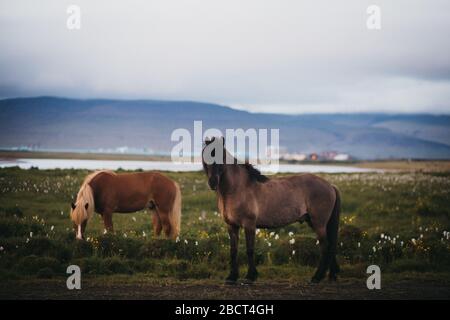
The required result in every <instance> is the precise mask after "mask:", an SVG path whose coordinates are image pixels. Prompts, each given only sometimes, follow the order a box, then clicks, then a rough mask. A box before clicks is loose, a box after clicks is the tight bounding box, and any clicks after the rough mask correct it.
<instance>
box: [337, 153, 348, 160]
mask: <svg viewBox="0 0 450 320" xmlns="http://www.w3.org/2000/svg"><path fill="white" fill-rule="evenodd" d="M333 160H334V161H348V160H350V156H349V155H348V154H346V153H338V154H337V155H335V156H334V158H333Z"/></svg>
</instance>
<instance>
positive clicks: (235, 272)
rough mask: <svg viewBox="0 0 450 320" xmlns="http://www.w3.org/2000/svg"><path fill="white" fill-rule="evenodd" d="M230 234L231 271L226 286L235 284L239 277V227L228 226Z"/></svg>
mask: <svg viewBox="0 0 450 320" xmlns="http://www.w3.org/2000/svg"><path fill="white" fill-rule="evenodd" d="M228 234H229V235H230V258H231V261H230V267H231V271H230V274H229V275H228V277H227V279H226V280H225V284H235V283H236V281H237V279H238V277H239V266H238V260H237V254H238V242H239V227H238V226H235V225H228Z"/></svg>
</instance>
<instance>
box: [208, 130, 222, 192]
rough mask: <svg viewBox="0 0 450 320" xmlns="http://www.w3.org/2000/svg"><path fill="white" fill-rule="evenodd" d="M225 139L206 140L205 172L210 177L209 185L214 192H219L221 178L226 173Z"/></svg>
mask: <svg viewBox="0 0 450 320" xmlns="http://www.w3.org/2000/svg"><path fill="white" fill-rule="evenodd" d="M225 152H226V151H225V139H224V138H223V137H220V138H215V137H213V138H212V139H208V138H207V139H206V140H205V146H204V148H203V150H202V164H203V170H204V171H205V173H206V175H207V176H208V185H209V187H210V188H211V189H212V190H217V188H218V186H219V183H220V177H221V176H222V174H223V171H224V162H225V161H224V160H225Z"/></svg>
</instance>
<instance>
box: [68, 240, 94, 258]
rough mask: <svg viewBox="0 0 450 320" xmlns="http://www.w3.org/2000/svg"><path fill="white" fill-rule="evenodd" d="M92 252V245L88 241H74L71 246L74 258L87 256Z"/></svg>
mask: <svg viewBox="0 0 450 320" xmlns="http://www.w3.org/2000/svg"><path fill="white" fill-rule="evenodd" d="M93 252H94V246H93V245H92V243H90V242H88V241H76V242H75V245H74V248H73V255H74V257H75V258H82V257H89V256H92V254H93Z"/></svg>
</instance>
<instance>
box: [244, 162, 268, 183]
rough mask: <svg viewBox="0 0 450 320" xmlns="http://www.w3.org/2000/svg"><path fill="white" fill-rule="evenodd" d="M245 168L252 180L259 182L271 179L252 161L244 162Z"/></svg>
mask: <svg viewBox="0 0 450 320" xmlns="http://www.w3.org/2000/svg"><path fill="white" fill-rule="evenodd" d="M244 168H245V169H246V170H247V172H248V176H249V177H250V180H251V181H257V182H263V183H264V182H266V181H269V178H268V177H266V176H265V175H263V174H262V173H261V171H259V170H258V169H256V168H255V167H254V166H252V165H251V164H250V163H246V164H244Z"/></svg>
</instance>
